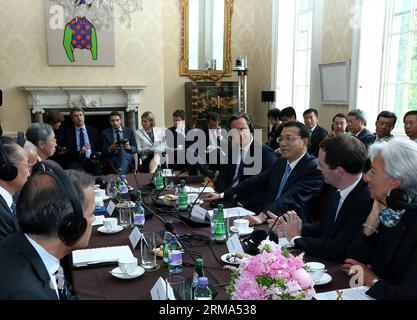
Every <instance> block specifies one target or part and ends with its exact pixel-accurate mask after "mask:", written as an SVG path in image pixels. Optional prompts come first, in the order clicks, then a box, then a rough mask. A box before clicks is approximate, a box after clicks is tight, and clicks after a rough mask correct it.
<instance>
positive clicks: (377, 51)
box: [356, 0, 417, 134]
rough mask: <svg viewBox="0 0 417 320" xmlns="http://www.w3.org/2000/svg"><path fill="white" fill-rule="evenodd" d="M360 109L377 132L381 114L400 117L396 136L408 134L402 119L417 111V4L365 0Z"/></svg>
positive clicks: (412, 1)
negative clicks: (406, 114) (378, 118)
mask: <svg viewBox="0 0 417 320" xmlns="http://www.w3.org/2000/svg"><path fill="white" fill-rule="evenodd" d="M359 3H360V5H361V6H362V10H361V14H362V18H361V21H362V22H361V35H360V46H359V65H358V88H357V103H356V106H357V108H360V109H363V110H365V111H366V112H367V115H368V127H369V128H370V129H371V130H372V129H374V128H375V124H374V123H375V120H376V117H377V115H378V113H379V112H381V111H383V110H388V111H392V112H395V114H397V116H398V118H399V121H398V122H397V125H396V127H395V129H394V134H404V129H403V123H402V118H403V116H404V114H405V113H406V112H407V111H409V110H416V109H417V0H383V1H381V0H361V1H359Z"/></svg>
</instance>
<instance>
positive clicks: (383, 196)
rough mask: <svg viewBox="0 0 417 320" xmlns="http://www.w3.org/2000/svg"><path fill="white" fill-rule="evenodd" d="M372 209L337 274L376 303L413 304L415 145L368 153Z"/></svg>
mask: <svg viewBox="0 0 417 320" xmlns="http://www.w3.org/2000/svg"><path fill="white" fill-rule="evenodd" d="M369 154H370V158H371V160H372V169H371V170H370V171H369V173H368V174H367V175H366V177H365V180H367V181H368V184H369V191H370V193H371V196H372V198H373V199H374V204H373V207H372V210H371V211H370V213H369V215H368V217H367V219H366V221H365V223H364V224H363V228H362V230H360V232H359V233H358V235H357V237H356V239H355V240H354V241H353V243H352V246H351V248H350V250H349V253H348V257H349V259H347V260H346V261H345V264H344V265H343V270H344V271H345V272H346V273H347V274H348V275H349V276H353V277H354V279H352V280H355V281H356V280H358V281H359V282H360V285H362V283H363V285H365V286H368V287H370V289H369V290H368V291H367V292H366V294H367V295H369V296H371V297H373V298H375V299H378V300H404V299H409V300H416V299H417V271H416V270H417V251H416V248H417V187H416V186H417V162H416V161H412V160H410V159H416V158H417V144H415V143H414V142H412V141H409V140H405V139H403V138H393V139H392V140H390V141H389V142H388V143H386V144H374V145H372V146H371V147H370V149H369Z"/></svg>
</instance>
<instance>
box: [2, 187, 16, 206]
mask: <svg viewBox="0 0 417 320" xmlns="http://www.w3.org/2000/svg"><path fill="white" fill-rule="evenodd" d="M0 196H2V197H3V199H4V201H6V203H7V205H8V206H9V208H10V210H12V204H13V196H12V195H11V194H10V193H9V191H7V190H6V189H4V188H3V187H2V186H0Z"/></svg>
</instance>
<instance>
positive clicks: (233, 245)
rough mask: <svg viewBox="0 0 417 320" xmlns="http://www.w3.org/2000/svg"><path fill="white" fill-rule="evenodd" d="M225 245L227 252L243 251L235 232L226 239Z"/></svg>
mask: <svg viewBox="0 0 417 320" xmlns="http://www.w3.org/2000/svg"><path fill="white" fill-rule="evenodd" d="M226 245H227V249H228V250H229V253H238V252H244V251H243V247H242V244H241V243H240V240H239V236H238V235H237V234H236V233H235V234H234V235H233V236H232V237H230V238H229V240H227V242H226Z"/></svg>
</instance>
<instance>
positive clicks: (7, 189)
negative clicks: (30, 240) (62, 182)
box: [0, 137, 30, 241]
mask: <svg viewBox="0 0 417 320" xmlns="http://www.w3.org/2000/svg"><path fill="white" fill-rule="evenodd" d="M0 143H1V146H0V148H2V149H3V150H2V152H1V155H0V241H2V240H3V239H4V238H6V237H7V236H8V235H10V234H13V233H15V232H16V231H18V230H19V225H18V224H17V218H16V202H15V200H14V196H15V195H16V194H17V193H18V192H20V190H21V189H22V188H23V185H24V184H25V183H26V181H27V179H28V177H29V175H30V171H29V163H28V158H27V155H26V152H25V151H24V150H23V148H22V147H21V146H19V145H18V144H17V143H16V142H15V141H13V140H12V139H10V138H7V137H2V138H1V142H0ZM5 157H6V158H5ZM13 168H15V169H16V170H17V171H16V172H14V173H13V171H14V169H13Z"/></svg>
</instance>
